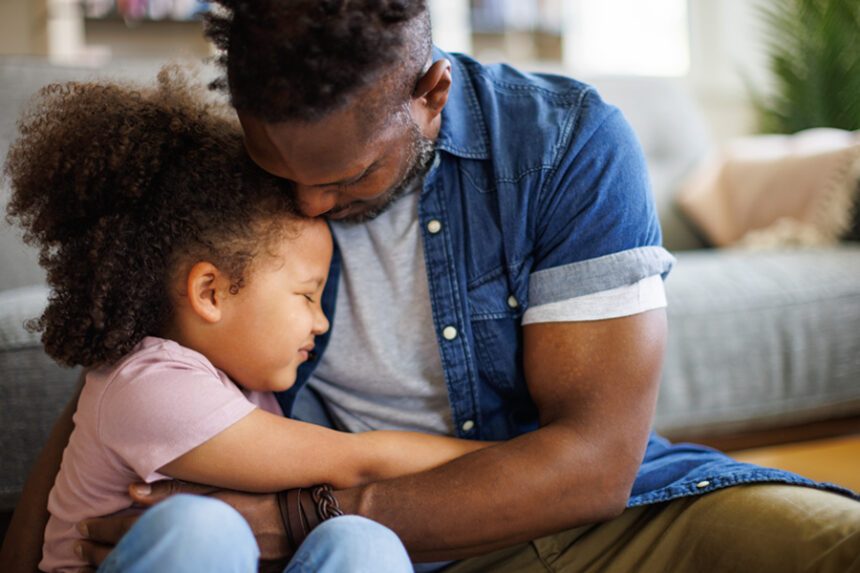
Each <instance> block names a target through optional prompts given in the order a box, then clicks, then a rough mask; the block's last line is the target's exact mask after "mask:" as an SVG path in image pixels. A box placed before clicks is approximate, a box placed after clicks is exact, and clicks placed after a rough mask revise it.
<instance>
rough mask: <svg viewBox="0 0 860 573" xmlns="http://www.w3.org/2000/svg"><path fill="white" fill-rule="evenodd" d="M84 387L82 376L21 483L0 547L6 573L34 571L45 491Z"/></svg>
mask: <svg viewBox="0 0 860 573" xmlns="http://www.w3.org/2000/svg"><path fill="white" fill-rule="evenodd" d="M82 387H83V378H82V379H81V380H80V381H79V383H78V390H77V391H76V392H75V394H74V396H72V399H71V400H70V401H69V403H68V405H67V406H66V408H65V409H64V410H63V412H62V413H61V414H60V417H59V418H58V419H57V421H56V423H55V424H54V428H53V429H52V430H51V434H50V436H49V437H48V441H47V442H46V443H45V446H44V447H43V448H42V452H41V453H40V454H39V457H38V458H37V459H36V463H34V464H33V469H32V470H30V475H29V476H27V481H26V483H25V484H24V491H23V492H22V493H21V499H20V500H19V501H18V505H17V507H16V508H15V514H14V515H13V516H12V522H11V523H10V524H9V530H8V531H7V532H6V539H5V540H4V541H3V549H2V550H0V570H2V571H7V572H9V573H33V572H34V571H38V567H39V561H40V560H41V558H42V543H43V541H44V537H45V525H47V523H48V517H49V514H48V494H49V493H50V492H51V488H52V487H53V485H54V479H55V478H56V477H57V472H58V471H59V470H60V462H61V461H62V459H63V450H64V449H65V448H66V444H68V443H69V436H70V435H71V433H72V429H73V428H74V423H73V422H72V417H73V416H74V414H75V409H76V408H77V404H78V396H80V392H81V388H82Z"/></svg>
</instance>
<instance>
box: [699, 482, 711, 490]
mask: <svg viewBox="0 0 860 573" xmlns="http://www.w3.org/2000/svg"><path fill="white" fill-rule="evenodd" d="M709 485H711V482H709V481H708V480H702V481H700V482H699V483H697V484H696V487H697V488H699V489H703V488H706V487H708V486H709Z"/></svg>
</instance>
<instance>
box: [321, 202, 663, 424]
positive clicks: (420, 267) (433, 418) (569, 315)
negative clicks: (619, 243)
mask: <svg viewBox="0 0 860 573" xmlns="http://www.w3.org/2000/svg"><path fill="white" fill-rule="evenodd" d="M420 188H421V185H419V186H418V189H420ZM419 198H420V193H418V191H417V189H416V190H414V191H413V192H411V193H409V194H407V195H405V196H404V197H401V198H400V199H398V200H397V201H396V202H395V203H394V204H393V205H392V206H391V207H390V208H389V209H388V210H387V211H385V212H383V213H382V214H381V215H380V216H379V217H377V218H376V219H373V220H371V221H369V222H367V223H333V224H332V230H333V232H334V236H335V238H336V239H337V243H338V248H339V249H340V251H341V255H342V266H341V277H340V285H339V288H338V293H337V303H336V304H337V307H336V311H335V313H334V320H333V324H332V329H333V330H332V335H331V340H330V341H329V344H328V347H327V348H326V351H325V353H324V354H323V357H322V359H321V360H320V363H319V365H318V366H317V368H316V370H314V373H313V375H312V376H311V378H310V381H309V383H310V384H311V386H312V387H313V388H314V389H315V390H317V392H318V393H319V394H320V396H321V397H322V398H323V401H324V402H325V404H326V406H327V407H328V410H329V412H330V413H331V415H332V416H333V418H334V422H335V424H336V425H337V426H338V427H339V428H341V429H344V430H349V431H351V432H362V431H366V430H413V431H418V432H424V433H434V434H447V435H454V426H453V420H452V417H451V408H450V402H449V400H448V389H447V386H446V384H445V375H444V372H443V369H442V361H441V358H440V354H439V347H438V345H437V340H436V334H435V328H434V325H433V315H432V311H431V308H430V291H429V287H428V283H427V269H426V267H425V261H424V244H423V243H422V233H421V232H420V229H419V221H418V200H419ZM508 304H511V305H518V304H519V301H517V300H515V299H509V302H508ZM665 306H666V296H665V291H664V289H663V281H662V279H661V278H660V275H654V276H651V277H647V278H645V279H642V280H640V281H639V282H637V283H634V284H632V285H626V286H623V287H619V288H616V289H612V290H608V291H603V292H597V293H592V294H589V295H584V296H578V297H574V298H570V299H567V300H563V301H559V302H555V303H549V304H544V305H538V306H534V307H531V308H528V309H527V310H526V313H525V315H524V317H523V323H524V324H530V323H534V322H559V321H583V320H604V319H608V318H616V317H620V316H629V315H633V314H637V313H640V312H645V311H647V310H651V309H655V308H662V307H665Z"/></svg>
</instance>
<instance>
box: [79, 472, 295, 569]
mask: <svg viewBox="0 0 860 573" xmlns="http://www.w3.org/2000/svg"><path fill="white" fill-rule="evenodd" d="M128 491H129V494H130V495H131V498H132V499H133V500H134V502H135V503H136V504H138V505H141V506H143V507H151V506H153V505H155V504H156V503H158V502H160V501H163V500H165V499H167V498H168V497H170V496H172V495H175V494H177V493H187V494H193V495H206V496H210V497H214V498H217V499H220V500H221V501H223V502H225V503H227V504H229V505H231V506H232V507H233V508H234V509H236V511H238V512H239V513H240V514H242V516H243V517H244V518H245V520H246V521H247V522H248V524H249V525H250V526H251V529H252V530H253V531H254V534H255V535H256V537H257V545H259V547H260V559H261V560H283V559H285V558H288V557H289V556H290V551H289V548H288V545H287V537H286V532H285V531H284V524H283V522H282V521H281V514H280V511H279V510H278V502H277V499H276V497H275V494H251V493H245V492H240V491H233V490H221V489H217V488H214V487H211V486H205V485H200V484H194V483H188V482H182V481H179V480H165V481H160V482H156V483H153V484H134V485H132V486H130V487H129V489H128ZM139 517H140V514H137V515H122V516H110V517H99V518H94V519H88V520H86V521H82V522H81V523H80V524H79V525H78V529H79V531H80V532H81V533H82V534H83V535H84V537H85V539H84V540H83V541H81V542H80V548H81V555H82V556H83V558H84V560H85V561H88V562H89V563H91V564H93V565H96V566H97V565H100V564H101V563H102V561H104V560H105V558H106V557H107V555H108V553H110V551H111V550H112V549H113V547H114V546H115V545H116V544H117V543H119V540H120V539H121V538H122V536H123V535H125V534H126V532H127V531H128V530H129V529H131V527H132V526H133V525H134V524H135V522H136V521H137V520H138V518H139ZM216 526H217V525H216Z"/></svg>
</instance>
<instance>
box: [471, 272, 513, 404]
mask: <svg viewBox="0 0 860 573" xmlns="http://www.w3.org/2000/svg"><path fill="white" fill-rule="evenodd" d="M518 290H520V289H518V288H517V287H516V285H512V284H511V281H509V280H508V275H507V273H506V272H505V270H504V269H500V270H499V271H498V272H497V273H493V274H491V275H489V276H487V277H484V278H483V279H482V280H480V281H477V282H475V283H473V284H472V285H470V287H469V294H468V296H469V318H470V321H471V327H472V334H473V337H474V350H475V357H476V359H477V367H478V374H479V376H480V377H481V379H482V381H483V382H484V383H485V384H488V385H490V386H491V387H493V388H495V389H496V390H498V391H505V390H514V389H515V388H517V387H518V386H520V385H521V383H522V380H523V378H522V332H521V329H520V320H521V318H522V312H523V309H524V306H525V304H524V299H525V297H526V296H527V292H522V293H519V292H517V291H518Z"/></svg>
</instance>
